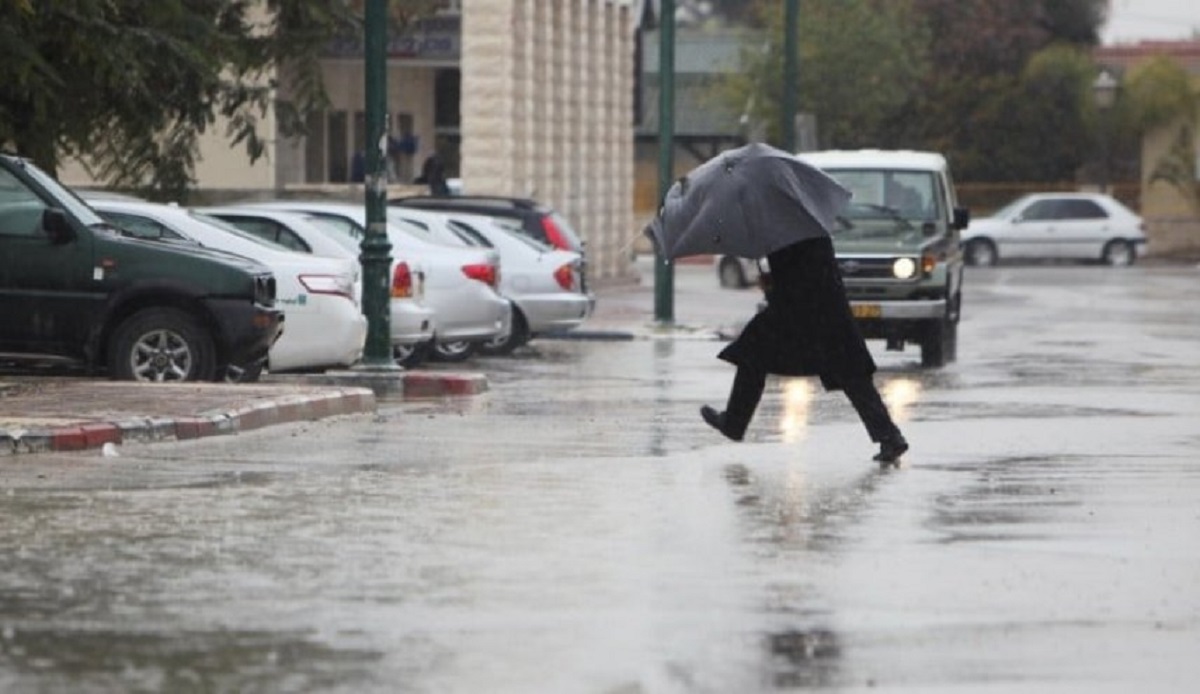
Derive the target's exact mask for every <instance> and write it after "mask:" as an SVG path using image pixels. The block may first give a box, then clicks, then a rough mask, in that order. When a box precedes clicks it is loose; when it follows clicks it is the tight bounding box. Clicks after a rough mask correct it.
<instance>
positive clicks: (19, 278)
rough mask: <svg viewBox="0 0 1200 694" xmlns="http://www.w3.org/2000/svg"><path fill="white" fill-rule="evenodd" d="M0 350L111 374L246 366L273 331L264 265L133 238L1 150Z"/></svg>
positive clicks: (198, 372)
mask: <svg viewBox="0 0 1200 694" xmlns="http://www.w3.org/2000/svg"><path fill="white" fill-rule="evenodd" d="M0 312H2V314H3V318H2V319H0V354H3V355H4V357H5V358H8V359H15V360H20V361H26V360H32V361H46V360H53V361H64V362H68V363H77V364H81V365H83V366H84V367H86V368H87V369H88V370H89V371H91V370H96V371H99V370H106V371H107V373H108V375H109V376H110V377H112V378H116V379H125V380H136V381H212V380H218V379H221V378H224V377H225V376H226V374H227V373H229V372H230V371H231V370H236V371H237V372H238V373H243V372H245V371H256V370H257V368H258V366H259V365H260V364H261V363H262V362H263V361H264V360H266V358H267V354H268V349H269V348H270V347H271V345H272V344H273V343H274V342H275V340H276V339H277V338H278V337H279V333H280V331H281V330H282V327H283V320H284V317H283V313H282V312H281V311H280V310H279V309H277V308H276V307H275V278H274V277H273V276H272V274H271V270H270V268H268V267H266V266H265V265H263V264H262V263H259V262H257V261H254V260H250V259H248V258H243V257H240V256H236V255H232V254H229V253H224V252H221V251H216V250H208V249H203V248H196V247H185V246H183V245H180V244H176V243H169V242H163V241H158V240H148V239H142V238H138V237H136V236H133V235H131V234H128V233H123V232H122V231H121V230H120V229H118V228H117V227H115V226H113V225H112V224H109V223H108V222H106V221H105V220H104V219H103V218H102V217H100V216H99V215H98V214H96V212H95V211H94V210H93V209H92V208H91V207H89V206H88V205H87V204H85V203H84V202H83V201H82V200H80V199H79V197H77V196H76V195H75V194H74V193H72V192H70V191H68V190H67V189H66V188H64V187H63V186H62V185H60V184H59V183H58V182H57V181H55V180H54V179H53V178H51V177H50V176H48V175H46V173H45V172H43V171H41V170H40V169H38V168H37V167H36V166H34V165H33V164H32V163H31V162H29V161H27V160H25V159H21V158H19V157H14V156H10V155H7V154H0Z"/></svg>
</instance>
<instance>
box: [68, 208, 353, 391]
mask: <svg viewBox="0 0 1200 694" xmlns="http://www.w3.org/2000/svg"><path fill="white" fill-rule="evenodd" d="M92 204H93V206H94V207H95V209H96V211H97V212H99V214H100V215H101V216H103V217H104V218H105V219H107V220H108V221H109V222H110V223H111V224H113V225H114V226H117V227H119V228H121V229H125V230H127V231H128V232H130V233H133V234H135V235H137V236H139V237H142V238H174V237H183V238H184V239H188V240H190V241H192V242H195V243H197V244H199V245H200V246H202V247H204V248H212V249H217V250H222V251H226V252H228V253H235V254H237V255H240V256H243V257H246V258H253V259H254V260H257V261H259V262H261V263H263V264H265V265H266V266H267V267H270V268H271V270H272V271H273V273H274V275H275V280H276V284H277V288H278V289H277V291H278V296H277V299H276V301H277V303H278V304H279V306H280V308H282V309H283V312H284V315H285V316H286V329H285V330H284V332H283V336H282V337H280V338H279V340H278V341H277V342H276V343H275V344H274V345H272V347H271V350H270V353H269V354H268V357H267V363H266V368H267V369H269V370H271V371H311V370H317V369H325V368H331V367H344V366H350V365H351V364H354V363H355V362H357V361H358V360H359V359H360V358H361V357H362V351H363V345H364V342H365V340H366V335H367V321H366V317H365V316H363V314H362V311H361V310H360V308H359V305H358V302H357V301H356V299H355V296H354V265H353V263H352V262H351V261H348V260H346V259H344V258H317V257H311V256H307V255H303V254H300V253H296V252H294V251H290V250H287V249H286V248H283V247H282V246H277V245H275V244H271V243H268V242H266V241H263V240H262V239H260V238H258V237H256V236H253V235H251V234H247V233H246V232H244V231H242V230H240V229H238V228H237V227H235V226H233V225H231V224H228V223H226V222H222V221H221V220H219V219H216V218H215V217H208V216H205V215H202V214H200V213H197V212H194V211H192V210H188V209H186V208H183V207H179V206H177V205H162V204H157V203H150V202H126V201H119V200H96V201H94V202H93V203H92ZM250 377H251V378H256V377H257V374H251V375H250Z"/></svg>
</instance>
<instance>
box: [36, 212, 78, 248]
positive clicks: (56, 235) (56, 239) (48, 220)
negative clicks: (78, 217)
mask: <svg viewBox="0 0 1200 694" xmlns="http://www.w3.org/2000/svg"><path fill="white" fill-rule="evenodd" d="M42 231H43V232H44V233H45V234H46V237H47V238H49V239H50V243H52V244H54V245H55V246H61V245H63V244H64V243H70V242H72V241H74V240H75V229H74V228H72V227H71V221H70V220H69V219H67V213H66V212H63V211H62V210H60V209H58V208H55V207H48V208H46V210H45V211H44V212H42Z"/></svg>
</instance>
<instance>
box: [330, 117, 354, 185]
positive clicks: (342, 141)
mask: <svg viewBox="0 0 1200 694" xmlns="http://www.w3.org/2000/svg"><path fill="white" fill-rule="evenodd" d="M347 120H348V117H347V115H346V112H345V111H330V112H329V120H328V122H327V126H328V127H327V132H328V140H329V174H328V177H327V178H326V179H325V180H327V181H328V182H330V183H345V182H347V181H348V180H350V152H349V148H348V147H347V146H346V138H347V136H348V132H347V131H348V130H349V123H347Z"/></svg>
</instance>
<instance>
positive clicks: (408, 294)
mask: <svg viewBox="0 0 1200 694" xmlns="http://www.w3.org/2000/svg"><path fill="white" fill-rule="evenodd" d="M197 211H199V212H201V213H203V214H207V215H210V216H213V217H216V218H218V219H222V220H224V221H226V222H229V223H230V224H233V225H234V226H237V227H238V228H240V229H242V230H243V231H246V232H249V233H251V234H254V235H255V236H258V237H260V238H264V239H267V240H269V241H274V242H276V243H280V244H282V245H284V246H287V247H288V248H291V249H293V250H296V251H299V252H302V253H312V254H313V255H319V256H327V257H335V258H339V257H340V258H349V259H350V260H351V261H352V262H353V263H354V268H355V273H356V274H355V296H356V297H357V299H358V301H359V302H360V304H361V301H362V277H361V274H362V273H361V266H360V264H359V255H360V253H361V248H362V247H361V245H360V242H359V241H358V240H356V239H354V238H352V237H351V236H350V235H349V234H345V233H340V232H339V231H337V230H336V229H330V228H328V225H329V220H327V219H324V218H321V217H315V216H313V215H310V214H306V213H303V212H292V211H290V210H275V209H269V208H262V207H243V206H223V207H204V208H198V209H197ZM424 285H425V277H424V274H423V273H421V272H415V271H413V269H412V267H411V265H410V264H409V262H408V261H407V260H405V259H404V258H403V257H399V256H398V255H397V257H394V258H393V262H392V272H391V284H390V301H389V307H390V311H391V313H390V318H391V320H390V330H391V336H392V351H393V354H394V356H395V357H396V359H397V361H398V362H399V363H400V364H402V365H403V366H409V367H411V366H416V365H418V364H420V363H421V362H422V361H424V359H425V356H426V355H427V354H428V353H429V348H430V346H431V343H432V342H433V326H434V323H435V322H436V314H435V313H434V310H433V309H432V308H430V307H429V306H426V305H425V299H424V297H425V286H424Z"/></svg>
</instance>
